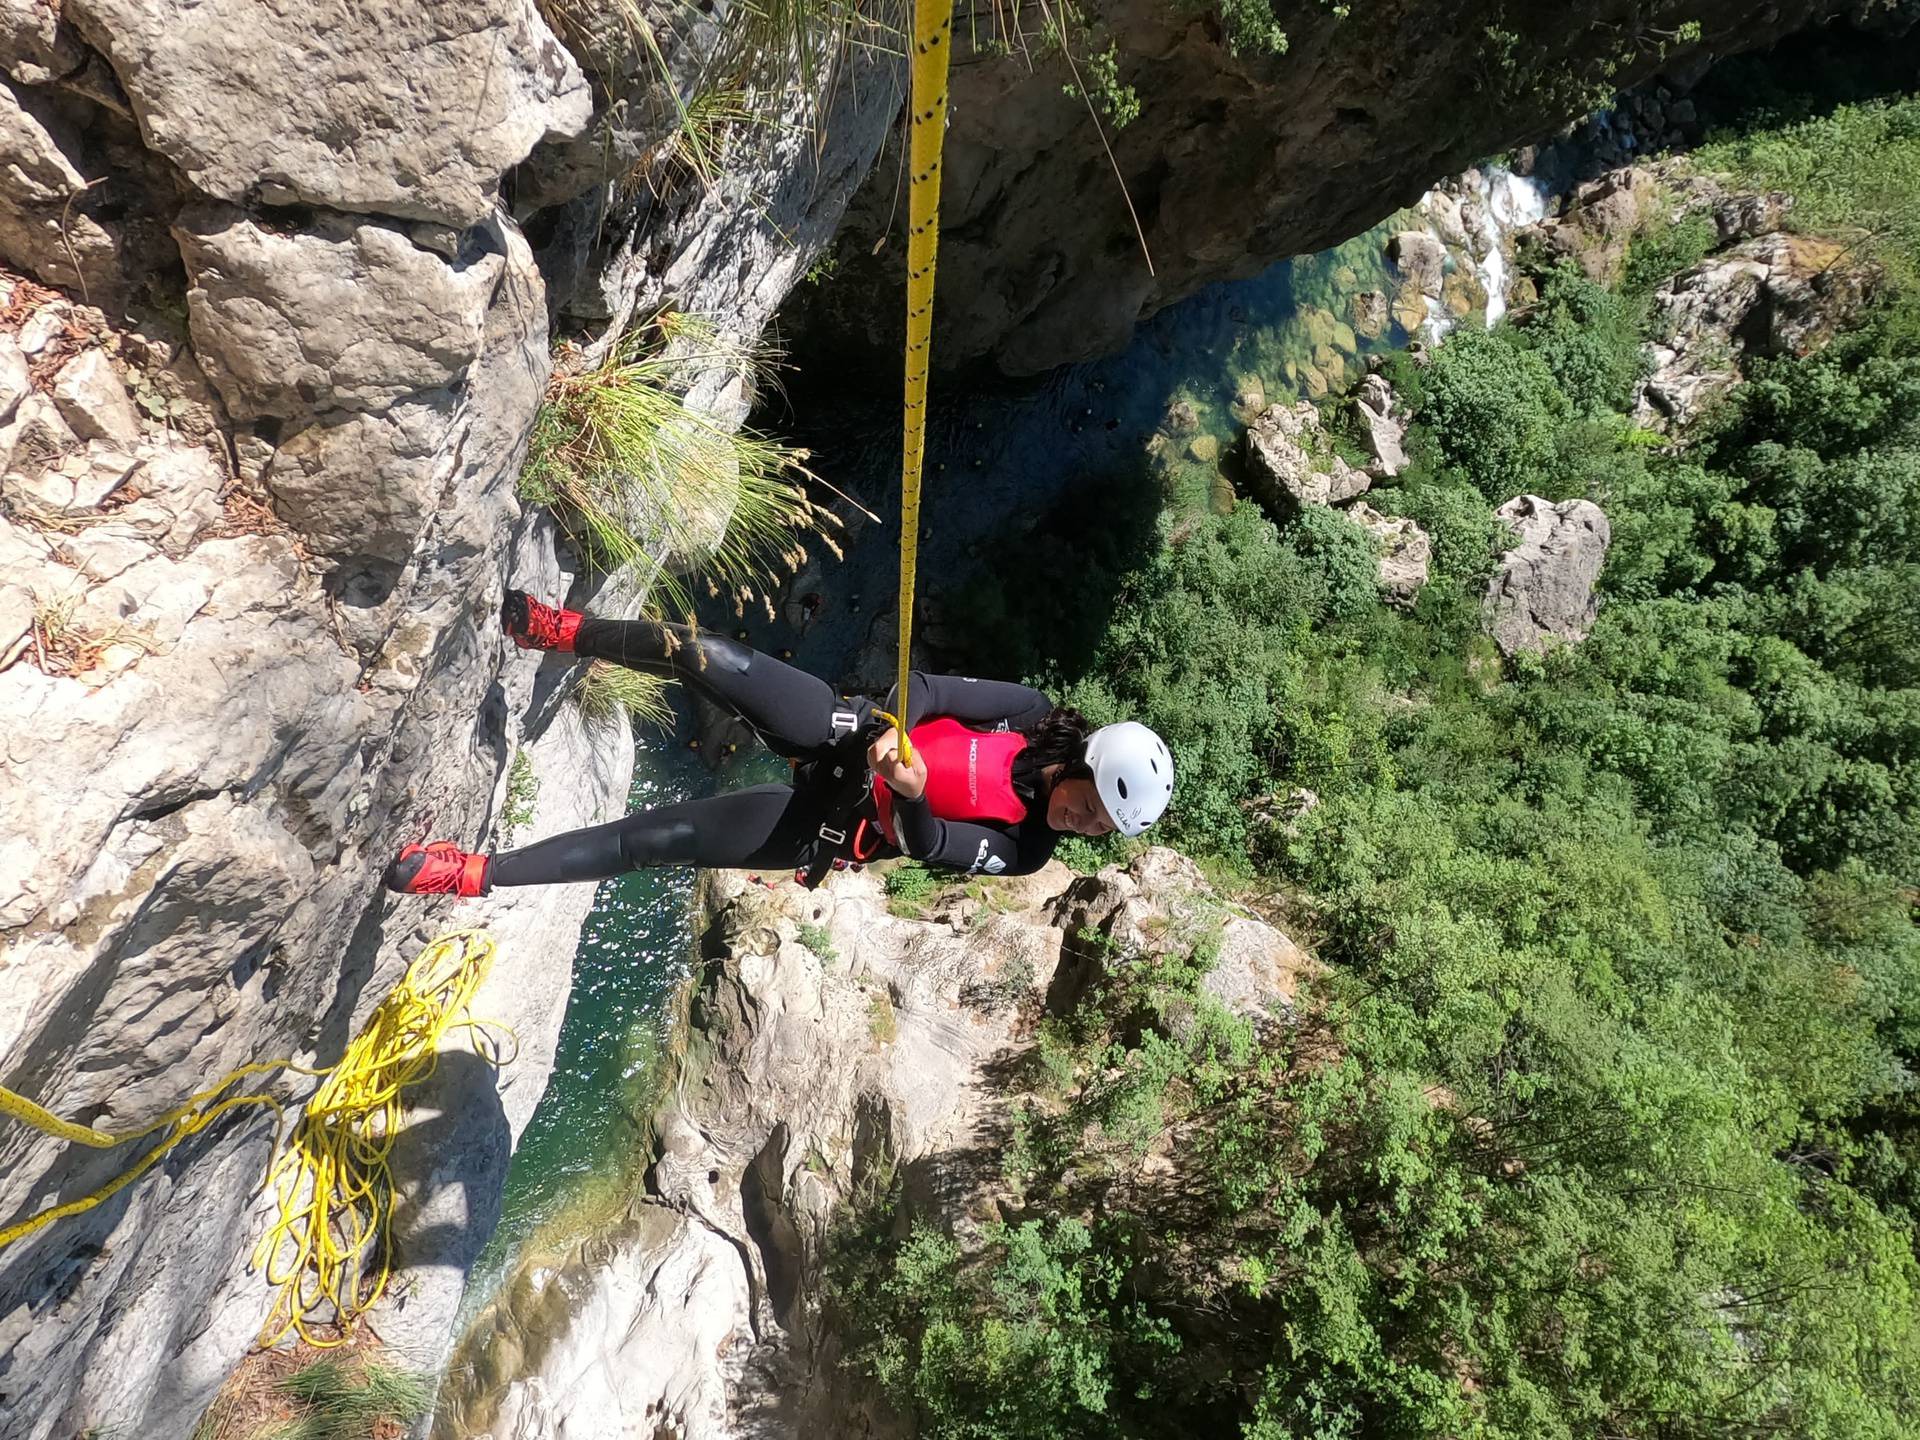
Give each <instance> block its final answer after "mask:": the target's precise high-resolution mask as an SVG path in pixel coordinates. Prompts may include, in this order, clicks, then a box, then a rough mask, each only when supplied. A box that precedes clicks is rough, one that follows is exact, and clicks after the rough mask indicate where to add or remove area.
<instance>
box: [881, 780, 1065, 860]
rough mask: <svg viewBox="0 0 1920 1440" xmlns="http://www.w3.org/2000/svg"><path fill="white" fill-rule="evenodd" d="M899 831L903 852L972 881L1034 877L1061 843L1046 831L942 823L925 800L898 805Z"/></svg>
mask: <svg viewBox="0 0 1920 1440" xmlns="http://www.w3.org/2000/svg"><path fill="white" fill-rule="evenodd" d="M893 829H894V834H895V835H897V836H898V837H899V839H900V848H901V850H902V851H904V852H905V853H906V854H907V855H909V856H911V857H912V858H913V859H915V860H918V861H920V862H921V864H923V865H939V866H942V867H944V868H946V869H949V870H964V871H966V873H967V874H969V875H1031V874H1032V873H1033V872H1034V871H1036V870H1038V869H1039V868H1040V867H1041V866H1043V865H1045V864H1046V863H1047V861H1048V860H1050V859H1051V858H1052V857H1053V846H1054V842H1055V840H1056V839H1057V837H1056V836H1055V834H1054V832H1053V831H1051V830H1048V829H1046V828H1045V827H1044V826H1033V825H1020V826H1017V827H1014V828H1012V829H1001V828H1000V827H999V826H997V825H976V824H974V823H973V822H972V821H968V820H941V819H939V818H938V817H936V816H935V815H934V813H933V811H932V809H931V807H929V806H928V804H927V802H926V801H925V800H903V799H901V798H899V797H898V796H895V797H894V802H893Z"/></svg>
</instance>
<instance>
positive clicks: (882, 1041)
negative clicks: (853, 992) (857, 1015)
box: [867, 988, 900, 1045]
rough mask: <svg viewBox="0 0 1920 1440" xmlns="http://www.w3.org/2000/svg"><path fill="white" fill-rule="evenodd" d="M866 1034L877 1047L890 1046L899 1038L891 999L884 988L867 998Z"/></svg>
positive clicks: (897, 1024)
mask: <svg viewBox="0 0 1920 1440" xmlns="http://www.w3.org/2000/svg"><path fill="white" fill-rule="evenodd" d="M867 1033H868V1034H870V1035H872V1036H873V1039H874V1043H875V1044H877V1045H891V1044H892V1043H893V1042H894V1041H895V1040H896V1039H898V1038H899V1036H900V1025H899V1022H898V1021H897V1020H895V1018H894V1014H893V997H892V996H891V995H889V994H888V993H887V992H886V990H885V989H884V988H883V989H879V990H874V991H872V992H870V993H869V994H868V996H867Z"/></svg>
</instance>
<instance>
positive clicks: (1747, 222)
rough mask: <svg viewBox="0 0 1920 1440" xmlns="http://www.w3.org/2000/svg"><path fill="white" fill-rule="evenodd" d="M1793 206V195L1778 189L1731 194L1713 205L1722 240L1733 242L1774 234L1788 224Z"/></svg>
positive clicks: (1714, 224)
mask: <svg viewBox="0 0 1920 1440" xmlns="http://www.w3.org/2000/svg"><path fill="white" fill-rule="evenodd" d="M1792 209H1793V196H1791V195H1788V194H1785V193H1784V192H1782V191H1778V190H1775V191H1771V192H1768V193H1766V194H1760V195H1752V194H1747V195H1729V196H1728V197H1727V198H1726V199H1724V200H1722V201H1720V202H1719V204H1717V205H1715V206H1714V207H1713V226H1714V229H1715V230H1716V231H1718V232H1719V236H1720V243H1721V244H1722V245H1731V244H1733V243H1734V242H1735V241H1738V240H1751V239H1754V238H1755V237H1757V236H1760V235H1771V234H1773V233H1774V232H1776V231H1777V230H1779V229H1780V228H1781V227H1782V226H1783V225H1785V224H1786V222H1787V214H1788V212H1789V211H1791V210H1792Z"/></svg>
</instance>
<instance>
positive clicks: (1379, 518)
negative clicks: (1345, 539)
mask: <svg viewBox="0 0 1920 1440" xmlns="http://www.w3.org/2000/svg"><path fill="white" fill-rule="evenodd" d="M1347 518H1348V519H1349V520H1351V521H1353V523H1354V524H1356V525H1358V526H1359V527H1360V528H1361V529H1363V530H1365V531H1366V532H1367V533H1368V534H1369V535H1371V536H1373V538H1374V542H1375V543H1376V544H1377V545H1378V546H1379V547H1380V593H1381V597H1382V598H1383V599H1385V600H1386V602H1387V603H1388V604H1390V605H1398V606H1401V607H1403V608H1405V607H1410V606H1411V605H1412V604H1413V602H1414V601H1415V600H1417V599H1418V598H1419V597H1420V591H1421V590H1422V589H1423V588H1424V587H1425V585H1426V583H1427V574H1428V571H1429V570H1430V568H1431V567H1432V564H1433V543H1432V541H1430V540H1429V539H1428V538H1427V532H1426V531H1424V530H1422V529H1421V528H1420V527H1419V526H1418V525H1416V524H1415V523H1414V522H1413V521H1411V520H1408V519H1406V518H1405V517H1401V516H1387V515H1382V514H1381V513H1380V512H1379V511H1378V510H1375V509H1374V508H1373V507H1372V506H1371V505H1369V504H1367V502H1366V501H1364V500H1356V501H1355V502H1354V503H1353V505H1352V506H1351V507H1350V508H1349V509H1348V510H1347Z"/></svg>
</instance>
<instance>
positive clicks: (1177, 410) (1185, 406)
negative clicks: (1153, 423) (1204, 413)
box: [1160, 400, 1200, 435]
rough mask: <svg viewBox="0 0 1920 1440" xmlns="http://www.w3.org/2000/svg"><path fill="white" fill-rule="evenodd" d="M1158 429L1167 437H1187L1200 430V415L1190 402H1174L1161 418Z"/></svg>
mask: <svg viewBox="0 0 1920 1440" xmlns="http://www.w3.org/2000/svg"><path fill="white" fill-rule="evenodd" d="M1160 428H1161V429H1162V430H1164V431H1165V432H1166V433H1167V434H1169V435H1187V434H1191V433H1192V432H1193V431H1195V430H1198V429H1199V428H1200V413H1199V412H1198V411H1197V410H1195V409H1194V408H1193V402H1192V401H1191V400H1176V401H1174V402H1173V403H1172V404H1171V405H1169V406H1168V407H1167V413H1166V414H1165V415H1164V416H1163V417H1161V420H1160Z"/></svg>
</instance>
